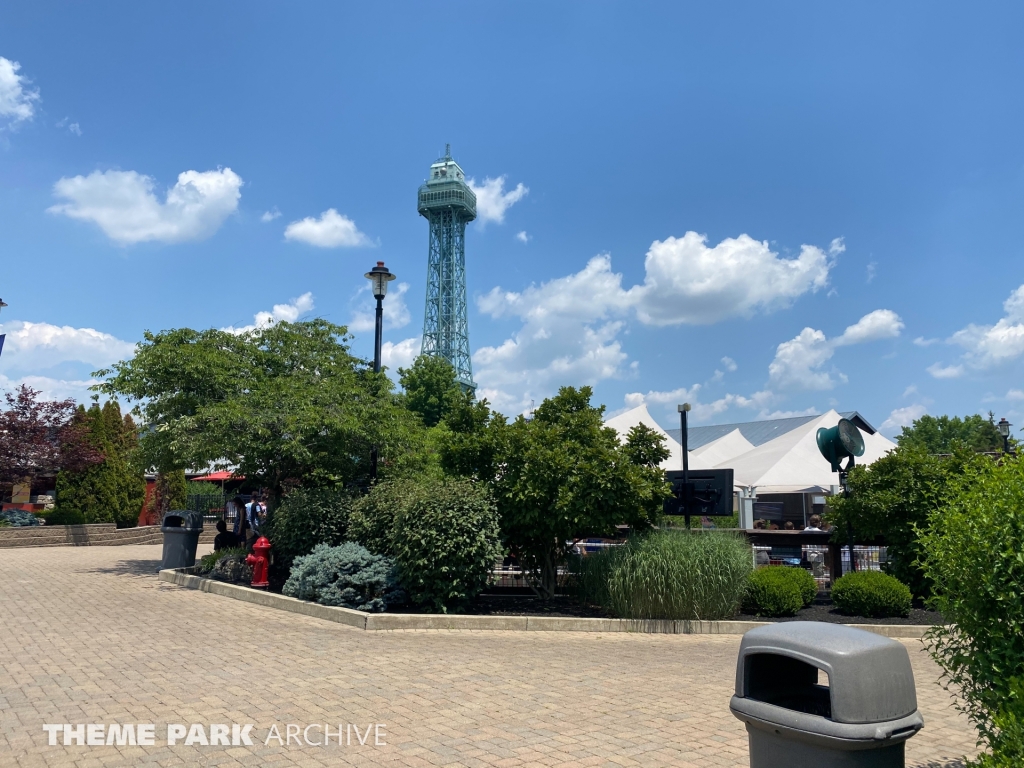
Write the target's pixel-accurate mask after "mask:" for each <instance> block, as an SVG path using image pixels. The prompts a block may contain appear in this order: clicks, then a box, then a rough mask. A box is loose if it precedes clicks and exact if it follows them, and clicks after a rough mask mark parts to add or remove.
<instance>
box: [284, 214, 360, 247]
mask: <svg viewBox="0 0 1024 768" xmlns="http://www.w3.org/2000/svg"><path fill="white" fill-rule="evenodd" d="M284 238H285V240H298V241H299V242H303V243H308V244H309V245H315V246H316V247H317V248H354V247H356V246H361V245H373V243H372V242H371V241H370V238H368V237H367V236H366V235H364V234H363V233H362V232H360V231H359V229H358V228H357V227H356V223H355V222H354V221H352V219H350V218H348V217H347V216H345V215H343V214H340V213H338V212H337V211H336V210H334V209H333V208H328V209H327V210H326V211H324V212H323V213H321V214H320V218H319V219H314V218H313V217H312V216H307V217H306V218H304V219H301V220H300V221H293V222H292V223H291V224H289V225H288V226H287V228H286V229H285V231H284Z"/></svg>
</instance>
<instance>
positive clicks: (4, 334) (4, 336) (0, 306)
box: [0, 299, 7, 354]
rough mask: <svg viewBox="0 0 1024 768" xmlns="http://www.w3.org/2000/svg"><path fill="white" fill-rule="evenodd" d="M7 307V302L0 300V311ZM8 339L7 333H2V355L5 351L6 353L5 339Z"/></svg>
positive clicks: (0, 338) (0, 335)
mask: <svg viewBox="0 0 1024 768" xmlns="http://www.w3.org/2000/svg"><path fill="white" fill-rule="evenodd" d="M6 306H7V304H6V302H4V300H3V299H0V311H2V310H3V308H4V307H6ZM6 338H7V334H6V333H0V354H3V351H4V339H6Z"/></svg>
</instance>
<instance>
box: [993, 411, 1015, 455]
mask: <svg viewBox="0 0 1024 768" xmlns="http://www.w3.org/2000/svg"><path fill="white" fill-rule="evenodd" d="M1012 426H1013V424H1011V423H1010V422H1008V421H1007V420H1006V417H1005V416H1004V417H1003V418H1001V419H1000V420H999V423H998V424H996V429H998V430H999V434H1000V435H1002V436H1003V453H1009V452H1010V427H1012Z"/></svg>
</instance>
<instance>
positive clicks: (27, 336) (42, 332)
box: [0, 320, 135, 370]
mask: <svg viewBox="0 0 1024 768" xmlns="http://www.w3.org/2000/svg"><path fill="white" fill-rule="evenodd" d="M0 333H5V334H7V340H6V342H5V343H4V351H3V359H4V362H5V363H7V364H9V365H10V366H11V367H13V368H16V369H18V370H26V369H40V368H45V367H49V366H53V365H56V364H58V363H64V362H79V363H88V364H89V365H92V366H94V367H96V368H100V367H103V366H105V365H110V364H111V363H113V362H115V361H117V360H121V359H122V358H126V357H130V356H131V355H132V354H133V353H134V351H135V345H134V344H132V343H131V342H128V341H122V340H121V339H119V338H117V337H116V336H113V335H111V334H109V333H104V332H102V331H97V330H96V329H95V328H73V327H72V326H70V325H51V324H50V323H30V322H25V321H20V320H15V321H13V322H9V323H4V324H2V325H0Z"/></svg>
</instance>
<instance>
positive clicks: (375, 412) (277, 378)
mask: <svg viewBox="0 0 1024 768" xmlns="http://www.w3.org/2000/svg"><path fill="white" fill-rule="evenodd" d="M349 339H350V337H349V336H348V335H347V331H346V329H345V328H344V327H343V326H337V325H333V324H331V323H328V322H326V321H325V320H319V319H318V320H311V321H308V322H302V323H278V324H275V325H272V326H270V327H267V328H261V329H256V330H253V331H249V332H246V333H241V334H233V333H228V332H225V331H217V330H206V331H194V330H191V329H189V328H180V329H176V330H170V331H163V332H161V333H158V334H153V333H149V332H147V333H146V334H145V336H144V338H143V341H142V342H140V343H139V344H138V346H137V347H136V353H135V357H134V358H132V359H131V360H127V361H123V362H120V363H117V364H116V365H114V366H113V367H112V368H110V369H107V370H104V371H98V372H97V375H98V376H102V377H104V378H105V379H106V381H105V382H104V383H103V384H102V385H100V386H99V389H100V390H101V391H103V392H106V393H108V394H112V395H119V396H122V397H124V398H126V399H128V400H130V401H133V402H135V403H137V405H136V409H137V412H138V413H140V414H141V415H142V417H143V418H144V421H145V423H146V425H147V427H148V428H147V430H146V432H145V434H144V435H143V438H142V448H143V453H144V457H145V459H146V462H147V465H148V466H156V467H199V466H207V465H210V464H216V465H219V466H232V467H234V468H237V469H236V471H237V472H238V474H241V475H244V476H245V477H246V478H247V479H248V480H249V481H250V482H251V483H252V484H253V485H258V486H262V487H264V488H268V489H270V491H271V493H272V494H273V495H274V497H275V500H276V499H277V498H280V496H281V494H282V492H283V491H284V490H285V489H286V488H290V487H296V486H300V485H302V486H306V487H316V486H319V487H331V486H339V485H345V484H349V483H365V482H367V474H368V471H369V458H370V449H371V446H374V445H376V446H377V447H378V450H379V455H380V465H379V472H380V475H381V477H382V478H384V477H387V476H391V475H397V474H401V473H402V472H412V471H416V470H417V469H418V468H420V467H421V465H422V463H423V462H424V461H426V460H427V459H425V458H424V455H425V452H424V450H423V445H424V441H425V438H424V436H423V432H424V430H423V429H422V427H420V426H419V424H418V423H417V422H416V420H410V419H409V418H408V412H407V411H406V410H405V408H403V406H402V403H401V399H400V397H399V396H398V395H397V394H395V393H394V392H393V390H392V385H391V382H390V379H388V377H387V376H386V375H384V374H375V373H373V372H372V369H371V368H370V367H369V366H368V364H367V362H366V361H365V360H362V359H360V358H357V357H354V356H353V355H352V354H351V352H350V350H349V344H348V341H349Z"/></svg>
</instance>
